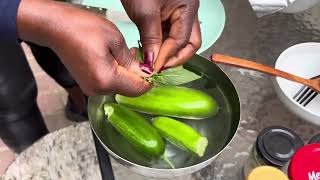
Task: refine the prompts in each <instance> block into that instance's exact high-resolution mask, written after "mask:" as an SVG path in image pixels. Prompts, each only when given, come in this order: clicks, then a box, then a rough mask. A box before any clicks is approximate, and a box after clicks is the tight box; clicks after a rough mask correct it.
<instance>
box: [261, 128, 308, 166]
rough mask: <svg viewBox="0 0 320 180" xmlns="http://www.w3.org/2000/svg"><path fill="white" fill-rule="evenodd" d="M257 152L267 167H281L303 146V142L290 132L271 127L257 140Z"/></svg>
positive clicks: (286, 129) (285, 129)
mask: <svg viewBox="0 0 320 180" xmlns="http://www.w3.org/2000/svg"><path fill="white" fill-rule="evenodd" d="M256 143H257V145H256V148H257V152H258V154H259V155H260V156H261V158H262V159H263V160H265V161H266V163H267V164H268V165H271V166H280V167H282V166H283V165H284V164H285V163H286V162H288V161H289V160H290V158H291V157H292V155H293V154H294V153H295V152H296V151H297V150H298V149H299V148H300V147H302V146H303V141H302V140H301V139H300V137H299V136H298V135H297V134H296V133H294V132H293V131H292V130H290V129H288V128H285V127H281V126H271V127H268V128H265V129H264V130H263V131H262V132H261V133H260V134H259V136H258V138H257V142H256Z"/></svg>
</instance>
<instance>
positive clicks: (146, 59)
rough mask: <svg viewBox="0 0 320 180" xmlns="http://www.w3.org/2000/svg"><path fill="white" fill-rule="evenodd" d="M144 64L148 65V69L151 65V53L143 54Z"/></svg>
mask: <svg viewBox="0 0 320 180" xmlns="http://www.w3.org/2000/svg"><path fill="white" fill-rule="evenodd" d="M144 64H148V65H149V66H150V67H152V65H153V52H150V51H147V52H144Z"/></svg>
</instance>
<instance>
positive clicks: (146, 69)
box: [139, 63, 153, 74]
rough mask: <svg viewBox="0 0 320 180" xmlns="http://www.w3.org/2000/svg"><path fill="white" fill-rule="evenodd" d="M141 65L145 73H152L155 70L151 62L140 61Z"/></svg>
mask: <svg viewBox="0 0 320 180" xmlns="http://www.w3.org/2000/svg"><path fill="white" fill-rule="evenodd" d="M139 67H140V69H141V71H143V72H144V73H147V74H152V72H153V68H152V67H151V66H150V65H149V64H142V63H140V64H139Z"/></svg>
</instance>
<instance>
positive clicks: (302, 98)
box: [293, 86, 318, 106]
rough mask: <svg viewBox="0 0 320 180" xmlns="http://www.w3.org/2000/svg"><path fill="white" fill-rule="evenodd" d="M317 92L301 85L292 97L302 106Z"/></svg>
mask: <svg viewBox="0 0 320 180" xmlns="http://www.w3.org/2000/svg"><path fill="white" fill-rule="evenodd" d="M317 95H318V93H317V92H316V91H314V90H313V89H311V88H309V87H307V86H303V87H302V88H301V89H300V90H299V91H298V92H297V93H296V94H295V95H294V96H293V99H294V100H296V101H297V102H298V103H299V104H301V105H302V106H306V105H308V104H309V103H310V102H311V101H312V100H313V99H314V98H315V97H316V96H317Z"/></svg>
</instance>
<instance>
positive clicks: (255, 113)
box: [2, 0, 320, 180]
mask: <svg viewBox="0 0 320 180" xmlns="http://www.w3.org/2000/svg"><path fill="white" fill-rule="evenodd" d="M223 2H224V5H225V9H226V13H227V22H226V27H225V30H224V33H223V35H222V36H221V38H220V39H219V40H218V42H217V43H215V44H214V46H212V47H211V48H210V49H208V50H207V51H206V52H204V53H203V55H204V56H206V57H209V56H210V54H212V53H213V52H218V53H223V54H227V55H234V56H238V57H242V58H248V59H257V62H260V63H264V64H267V65H270V66H273V65H274V63H275V61H276V58H277V57H278V56H279V55H280V53H281V52H282V51H284V50H285V49H286V48H288V47H290V46H292V45H294V44H297V43H302V42H310V41H313V42H320V23H319V22H320V5H318V6H316V7H314V8H312V9H310V10H308V11H306V12H303V13H299V14H295V15H293V14H278V13H277V14H273V15H270V16H265V17H263V18H260V19H257V18H256V17H255V15H254V12H253V11H252V9H251V7H250V5H249V3H248V1H247V0H237V1H234V0H224V1H223ZM220 67H221V68H222V69H223V70H224V71H225V72H226V74H228V76H229V77H230V78H231V80H232V81H233V83H234V84H235V86H236V88H237V90H238V92H239V96H240V100H241V106H242V119H241V125H240V128H239V131H238V133H237V135H236V137H235V139H234V140H233V142H232V143H231V144H230V146H228V147H227V149H226V150H225V151H224V152H223V153H222V154H221V155H220V156H219V158H218V159H217V160H216V161H215V162H214V163H213V164H211V165H210V166H208V167H207V168H205V169H203V170H201V171H199V172H197V173H195V174H192V175H188V176H185V177H180V178H175V179H183V180H191V179H193V180H207V179H210V180H211V179H214V180H222V179H223V180H234V179H240V178H239V176H240V175H239V168H240V167H241V166H242V165H243V163H244V162H245V160H246V158H247V156H248V152H249V150H250V148H251V145H252V143H253V142H254V141H255V138H256V136H257V133H258V132H259V131H261V130H262V129H263V128H265V127H267V126H271V125H281V126H286V127H289V128H291V129H293V130H294V131H295V132H296V133H297V134H299V135H300V136H301V137H302V138H303V139H304V140H305V141H307V140H309V138H310V137H311V136H312V135H314V134H316V133H317V132H320V127H316V126H315V125H313V124H310V123H308V122H305V121H302V120H301V119H299V118H298V117H296V116H295V115H293V114H292V113H291V112H289V111H288V110H287V109H286V108H285V107H284V106H283V105H282V103H281V102H280V100H279V99H278V98H277V96H276V93H275V91H274V89H273V85H272V79H270V78H269V77H268V76H265V75H263V74H260V73H256V72H253V71H249V70H243V69H239V68H232V67H227V66H220ZM98 168H99V167H98V162H97V158H96V154H95V150H94V145H93V139H92V137H91V131H90V128H89V125H88V123H82V124H79V125H76V126H70V127H68V128H65V129H62V130H59V131H56V132H54V133H51V134H49V135H48V136H46V137H44V138H43V139H42V140H40V141H39V142H37V143H36V144H35V145H33V146H32V147H31V148H29V149H27V150H26V151H25V152H23V153H22V154H21V155H20V156H19V157H18V158H17V160H16V161H15V162H14V163H13V164H12V165H11V166H10V167H9V168H8V170H7V172H6V174H5V175H4V176H3V177H2V179H3V180H14V179H18V180H27V179H28V180H29V179H33V180H37V179H66V180H75V179H88V180H91V179H93V180H96V179H101V176H100V171H99V169H98ZM113 169H114V171H115V176H116V179H117V180H129V179H130V180H131V179H139V180H144V179H149V178H145V177H142V176H139V175H137V174H134V173H132V172H129V171H128V170H127V169H126V168H124V167H122V166H121V165H119V164H118V163H115V162H114V161H113Z"/></svg>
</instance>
